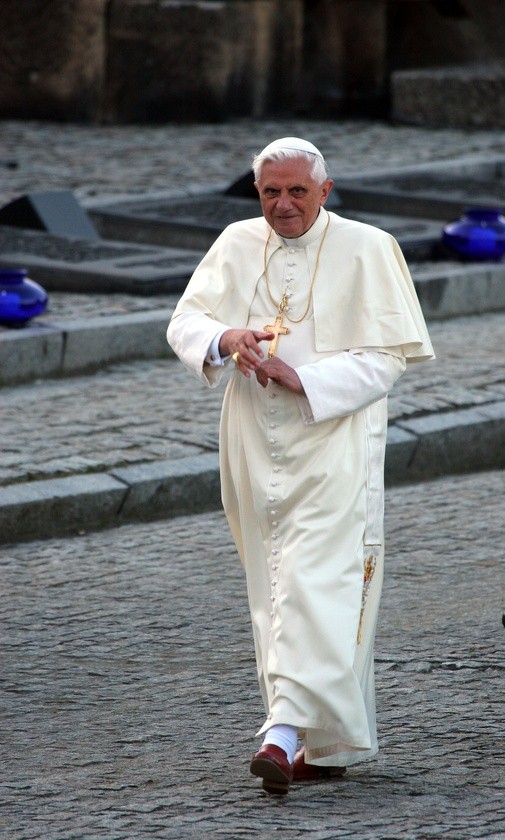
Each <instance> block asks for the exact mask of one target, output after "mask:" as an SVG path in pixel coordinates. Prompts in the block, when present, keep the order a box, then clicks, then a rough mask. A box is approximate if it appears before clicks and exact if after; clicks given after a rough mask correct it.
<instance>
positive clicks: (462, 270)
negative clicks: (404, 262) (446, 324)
mask: <svg viewBox="0 0 505 840" xmlns="http://www.w3.org/2000/svg"><path fill="white" fill-rule="evenodd" d="M410 270H411V273H412V278H413V280H414V286H415V288H416V291H417V295H418V298H419V302H420V304H421V308H422V310H423V312H424V316H425V318H428V319H431V320H434V319H443V318H454V317H459V316H462V315H478V314H479V313H483V312H500V311H503V310H505V263H503V262H501V263H492V262H486V263H471V264H469V263H466V264H465V263H459V264H458V263H444V262H443V261H441V262H439V263H438V264H437V263H430V264H429V266H427V265H426V264H425V265H424V266H423V264H422V263H419V264H411V265H410Z"/></svg>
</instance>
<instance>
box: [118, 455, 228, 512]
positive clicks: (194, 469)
mask: <svg viewBox="0 0 505 840" xmlns="http://www.w3.org/2000/svg"><path fill="white" fill-rule="evenodd" d="M112 476H113V477H115V478H117V479H119V480H120V481H122V482H124V483H125V484H127V485H128V487H129V488H130V490H129V492H128V495H127V496H126V499H125V502H124V505H123V507H122V509H121V511H120V518H121V519H123V520H128V519H159V518H160V517H168V516H177V515H178V514H190V513H198V512H201V511H204V510H215V509H216V508H218V507H220V505H221V485H220V480H219V455H218V453H217V452H212V453H209V454H207V455H196V456H194V457H191V458H181V459H180V460H176V461H159V462H157V463H155V464H141V465H139V466H133V467H125V468H124V469H119V470H114V472H112Z"/></svg>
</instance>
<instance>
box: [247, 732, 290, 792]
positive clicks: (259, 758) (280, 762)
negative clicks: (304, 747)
mask: <svg viewBox="0 0 505 840" xmlns="http://www.w3.org/2000/svg"><path fill="white" fill-rule="evenodd" d="M251 773H252V774H253V776H259V777H260V778H262V779H263V790H266V791H267V793H276V794H278V795H279V796H285V794H286V793H287V792H288V791H289V785H290V783H291V780H292V779H293V765H292V764H290V763H289V761H288V757H287V755H286V753H285V752H284V750H281V748H280V747H277V746H276V745H275V744H265V745H264V746H263V747H261V749H260V750H258V752H257V753H256V755H254V756H253V760H252V761H251Z"/></svg>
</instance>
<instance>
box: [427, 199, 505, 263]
mask: <svg viewBox="0 0 505 840" xmlns="http://www.w3.org/2000/svg"><path fill="white" fill-rule="evenodd" d="M442 239H443V242H444V243H445V245H447V247H448V248H450V249H451V251H455V252H456V253H457V254H459V256H460V257H463V258H464V259H467V260H500V259H501V258H502V256H503V254H505V216H503V215H502V211H501V210H500V209H498V208H496V207H480V208H479V207H475V208H469V209H468V210H465V212H464V214H463V215H462V216H461V218H460V219H458V221H456V222H450V223H449V224H448V225H446V226H445V227H444V229H443V234H442Z"/></svg>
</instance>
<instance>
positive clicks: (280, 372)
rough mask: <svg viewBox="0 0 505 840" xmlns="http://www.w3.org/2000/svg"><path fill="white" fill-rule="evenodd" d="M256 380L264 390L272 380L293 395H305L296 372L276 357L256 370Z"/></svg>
mask: <svg viewBox="0 0 505 840" xmlns="http://www.w3.org/2000/svg"><path fill="white" fill-rule="evenodd" d="M256 379H257V380H258V382H259V384H260V385H262V386H263V388H266V387H267V385H268V380H269V379H271V380H272V381H273V382H276V383H277V385H282V387H283V388H287V389H288V391H292V393H293V394H304V393H305V391H304V388H303V385H302V383H301V381H300V378H299V376H298V374H297V372H296V370H295V369H294V368H292V367H290V366H289V365H287V364H286V362H283V361H282V359H278V358H277V356H274V357H273V359H267V361H266V362H263V363H262V364H261V365H260V366H259V368H258V369H257V370H256Z"/></svg>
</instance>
